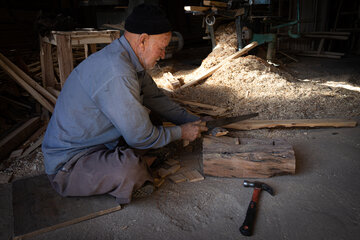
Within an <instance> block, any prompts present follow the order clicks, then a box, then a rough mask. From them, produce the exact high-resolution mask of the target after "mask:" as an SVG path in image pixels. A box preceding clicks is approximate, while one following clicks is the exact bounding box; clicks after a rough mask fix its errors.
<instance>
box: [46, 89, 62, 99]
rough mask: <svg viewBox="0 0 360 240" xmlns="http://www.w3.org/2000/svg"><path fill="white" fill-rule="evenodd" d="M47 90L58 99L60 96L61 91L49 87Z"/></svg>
mask: <svg viewBox="0 0 360 240" xmlns="http://www.w3.org/2000/svg"><path fill="white" fill-rule="evenodd" d="M46 90H48V91H49V93H51V94H52V95H53V96H54V97H56V98H58V97H59V95H60V91H59V90H56V89H55V88H53V87H47V88H46Z"/></svg>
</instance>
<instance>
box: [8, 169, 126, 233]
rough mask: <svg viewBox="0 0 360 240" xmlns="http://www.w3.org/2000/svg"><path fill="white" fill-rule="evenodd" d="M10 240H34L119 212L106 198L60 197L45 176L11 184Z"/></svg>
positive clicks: (108, 198) (112, 200) (109, 197)
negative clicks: (32, 238) (11, 234)
mask: <svg viewBox="0 0 360 240" xmlns="http://www.w3.org/2000/svg"><path fill="white" fill-rule="evenodd" d="M12 189H13V193H12V196H13V197H12V199H13V215H14V239H23V238H28V237H34V236H37V235H39V234H42V233H45V232H49V231H54V230H56V229H58V228H62V227H66V226H69V225H72V224H75V223H78V222H81V221H85V220H88V219H92V218H95V217H98V216H102V215H104V214H108V213H112V212H114V211H118V210H120V209H121V206H120V205H119V204H118V203H117V202H116V200H115V198H114V197H112V196H109V195H99V196H92V197H71V198H65V197H61V196H60V195H59V194H58V193H56V192H55V190H53V188H52V187H51V185H50V182H49V179H48V177H47V176H46V175H40V176H36V177H32V178H27V179H21V180H18V181H15V182H13V184H12Z"/></svg>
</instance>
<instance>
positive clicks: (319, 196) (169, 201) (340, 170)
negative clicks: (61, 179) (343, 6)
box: [2, 58, 360, 240]
mask: <svg viewBox="0 0 360 240" xmlns="http://www.w3.org/2000/svg"><path fill="white" fill-rule="evenodd" d="M340 61H342V60H340ZM343 61H344V62H343V64H344V66H343V68H342V70H341V71H342V72H344V71H355V70H354V69H355V68H351V69H350V68H349V66H352V65H351V64H350V63H348V62H346V61H347V60H346V59H344V60H343ZM315 62H316V63H319V62H322V63H324V64H323V66H324V68H326V67H328V70H327V71H326V75H327V76H333V77H334V78H335V75H339V72H337V71H340V70H339V69H335V67H334V66H337V67H339V64H337V63H338V62H336V61H334V60H331V61H329V60H322V59H311V58H308V59H307V58H303V59H302V62H301V63H299V64H297V66H298V68H297V67H291V69H292V70H293V71H301V68H302V67H303V68H305V67H308V68H309V69H310V70H311V71H312V72H313V73H315V72H317V73H318V76H319V75H321V74H322V75H324V74H325V73H324V71H322V70H323V69H324V68H322V70H321V71H320V70H319V69H315V67H312V66H314V65H313V63H315ZM291 66H292V65H291ZM296 69H297V70H296ZM310 70H309V71H308V72H307V73H306V74H309V72H310ZM357 71H360V70H357ZM358 73H359V72H358ZM302 74H305V73H302ZM358 76H359V75H358ZM305 77H308V76H304V78H305ZM359 94H360V93H359ZM338 117H339V118H341V117H342V116H338ZM354 120H357V122H358V123H359V122H360V116H359V117H358V118H356V119H354ZM251 132H252V131H243V132H238V133H237V134H238V135H239V136H253V137H257V136H272V137H283V138H285V139H286V140H287V141H289V142H290V143H291V144H292V145H293V147H294V150H295V155H296V168H297V169H296V174H295V175H289V176H277V177H273V178H269V179H258V181H263V182H266V183H267V184H269V185H270V186H272V187H273V189H274V190H275V196H270V195H269V194H268V193H266V192H262V194H261V196H260V202H259V209H258V214H257V219H256V224H255V231H254V235H253V237H252V239H291V240H296V239H299V240H302V239H307V240H310V239H316V240H319V239H327V240H329V239H346V240H351V239H358V236H359V235H360V226H359V223H360V204H359V203H360V181H359V180H358V176H359V171H360V126H357V127H355V128H339V129H337V128H323V129H298V130H293V129H283V130H268V129H264V130H256V131H254V132H253V133H251ZM192 147H193V149H192V151H190V150H189V149H185V150H187V151H182V152H179V159H178V160H180V162H181V165H182V166H183V167H192V168H196V169H198V170H201V168H202V166H201V144H200V142H197V143H195V144H192ZM190 148H191V147H190ZM243 180H244V179H236V178H216V177H208V176H206V177H205V180H203V181H200V182H195V183H187V182H184V183H179V184H174V183H172V182H171V181H169V180H166V182H165V183H164V184H163V185H162V186H161V188H160V189H159V190H158V191H156V192H155V193H154V194H153V195H151V196H150V197H148V198H145V199H140V200H136V201H134V202H132V203H131V204H129V205H126V206H124V208H123V209H122V210H120V211H118V212H115V213H111V214H108V215H105V216H101V217H98V218H95V219H92V220H88V221H85V222H81V223H78V224H74V225H71V226H68V227H65V228H62V229H58V230H55V231H52V232H48V233H44V234H42V235H39V236H36V237H34V238H31V239H44V240H45V239H64V240H65V239H66V240H71V239H77V240H78V239H87V240H88V239H156V240H159V239H173V240H176V239H184V240H185V239H187V240H188V239H196V240H199V239H206V240H212V239H214V240H218V239H245V238H246V237H244V236H242V235H241V234H240V232H239V227H240V225H241V224H242V222H243V220H244V218H245V214H246V210H247V207H248V204H249V201H250V199H251V195H252V189H249V188H244V187H243V186H242V183H243ZM2 199H3V198H2Z"/></svg>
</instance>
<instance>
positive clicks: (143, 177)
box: [49, 146, 153, 204]
mask: <svg viewBox="0 0 360 240" xmlns="http://www.w3.org/2000/svg"><path fill="white" fill-rule="evenodd" d="M79 155H80V157H79ZM49 179H50V182H51V185H52V186H53V188H54V189H55V190H56V191H57V192H58V193H59V194H60V195H62V196H64V197H68V196H92V195H99V194H110V195H112V196H114V197H116V200H117V202H118V203H119V204H126V203H129V202H130V201H131V195H132V192H133V191H134V190H136V189H138V188H140V187H141V186H142V185H143V184H144V183H145V182H146V181H150V182H153V178H152V177H151V174H150V173H149V170H148V167H147V164H146V162H145V161H143V160H141V158H140V157H139V156H137V155H136V154H135V153H134V151H133V150H132V149H130V148H125V147H116V148H115V149H114V150H109V149H108V148H106V147H105V146H98V147H95V148H92V149H90V150H88V151H87V152H86V153H85V154H84V153H81V154H78V155H76V156H74V157H73V158H72V159H71V160H70V161H69V162H67V163H66V164H65V165H64V166H63V168H62V169H61V170H59V171H58V173H56V174H53V175H49Z"/></svg>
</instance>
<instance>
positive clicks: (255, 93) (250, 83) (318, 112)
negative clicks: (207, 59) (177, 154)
mask: <svg viewBox="0 0 360 240" xmlns="http://www.w3.org/2000/svg"><path fill="white" fill-rule="evenodd" d="M176 95H177V97H180V98H183V99H189V100H192V101H196V102H201V103H206V104H211V105H215V106H219V107H226V108H229V109H230V115H233V116H235V115H239V114H245V113H249V112H258V113H259V114H260V116H259V119H291V118H325V117H353V116H358V115H360V101H359V100H360V95H359V93H358V92H354V91H348V90H346V89H339V88H331V87H329V86H325V85H321V83H318V82H311V81H309V82H304V81H298V80H296V79H295V78H293V77H292V76H291V75H289V74H287V73H285V72H282V71H280V70H277V69H275V68H273V67H272V66H270V65H269V64H267V63H266V62H265V61H263V60H262V59H259V58H257V57H254V56H248V57H243V58H238V59H235V60H233V61H231V62H229V63H227V64H225V65H224V66H223V67H221V68H220V69H219V70H218V71H216V72H215V73H214V74H213V75H212V76H211V77H210V78H209V79H208V80H207V81H206V82H205V83H203V84H201V85H197V86H195V87H189V88H185V89H183V90H178V91H177V92H176Z"/></svg>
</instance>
